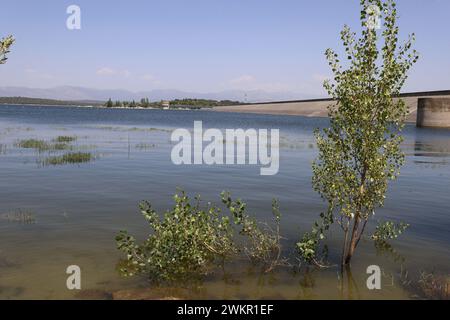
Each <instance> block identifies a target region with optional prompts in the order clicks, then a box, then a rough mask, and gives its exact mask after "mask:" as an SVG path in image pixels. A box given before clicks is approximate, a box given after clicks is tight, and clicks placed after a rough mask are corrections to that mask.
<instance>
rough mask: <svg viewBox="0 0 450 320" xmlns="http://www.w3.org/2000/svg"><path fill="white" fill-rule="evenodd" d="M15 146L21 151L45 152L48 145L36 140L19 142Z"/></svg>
mask: <svg viewBox="0 0 450 320" xmlns="http://www.w3.org/2000/svg"><path fill="white" fill-rule="evenodd" d="M16 145H17V146H18V147H19V148H23V149H37V150H47V149H48V148H49V144H48V143H47V142H46V141H44V140H37V139H25V140H20V141H19V142H18V143H17V144H16Z"/></svg>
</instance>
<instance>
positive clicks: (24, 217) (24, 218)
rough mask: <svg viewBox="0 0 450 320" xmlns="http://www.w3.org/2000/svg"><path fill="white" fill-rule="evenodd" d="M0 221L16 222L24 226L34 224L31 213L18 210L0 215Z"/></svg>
mask: <svg viewBox="0 0 450 320" xmlns="http://www.w3.org/2000/svg"><path fill="white" fill-rule="evenodd" d="M0 220H4V221H7V222H18V223H24V224H33V223H36V219H35V217H34V214H33V212H31V211H27V210H22V209H18V210H17V211H12V212H8V213H5V214H2V215H0Z"/></svg>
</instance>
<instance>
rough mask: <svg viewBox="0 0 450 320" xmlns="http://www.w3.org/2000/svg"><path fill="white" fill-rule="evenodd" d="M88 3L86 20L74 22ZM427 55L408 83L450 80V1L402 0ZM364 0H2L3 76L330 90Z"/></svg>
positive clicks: (141, 85)
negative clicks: (334, 62) (74, 13)
mask: <svg viewBox="0 0 450 320" xmlns="http://www.w3.org/2000/svg"><path fill="white" fill-rule="evenodd" d="M70 4H77V5H79V6H80V7H81V19H82V29H81V30H79V31H70V30H68V29H67V28H66V19H67V17H68V15H67V14H66V8H67V7H68V6H69V5H70ZM398 7H399V12H400V15H401V19H400V22H399V23H400V27H401V31H402V33H401V36H402V37H405V36H406V34H407V33H409V32H415V33H416V34H417V39H418V40H417V44H416V48H417V49H418V50H419V51H420V52H421V54H422V58H421V61H420V63H419V64H418V65H416V67H415V69H414V70H413V73H412V75H411V77H410V79H409V81H408V83H407V87H406V88H405V91H416V90H438V89H450V36H449V31H450V19H448V15H449V13H450V1H448V0H399V1H398ZM358 18H359V0H338V1H336V0H314V1H311V0H308V1H306V0H305V1H302V0H292V1H283V0H273V1H265V0H245V1H243V0H177V1H174V0H164V1H162V0H161V1H156V0H155V1H137V0H135V1H132V0H131V1H120V2H119V1H106V0H95V1H92V0H91V1H87V0H71V1H64V0H59V1H55V0H53V1H52V0H40V1H25V0H2V2H1V10H0V35H2V36H4V35H6V34H14V36H15V37H16V39H17V43H16V44H15V45H14V47H13V49H12V50H13V52H12V53H11V54H10V59H9V61H8V63H7V64H6V65H4V66H2V67H1V68H0V86H28V87H42V88H46V87H53V86H59V85H75V86H84V87H92V88H109V89H119V88H120V89H128V90H132V91H139V90H151V89H169V88H170V89H180V90H188V91H195V92H215V91H222V90H227V89H244V90H252V89H261V90H266V91H289V92H294V93H296V94H297V95H298V97H299V98H301V97H310V96H323V95H325V92H324V91H323V89H322V86H321V82H322V80H323V78H324V77H326V76H328V75H329V74H330V72H329V70H328V65H327V64H326V62H325V58H324V56H323V52H324V50H325V49H326V48H328V47H332V48H340V43H339V31H340V30H341V28H342V26H343V25H344V24H345V23H347V24H349V25H350V26H358V24H359V21H358Z"/></svg>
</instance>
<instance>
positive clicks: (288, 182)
mask: <svg viewBox="0 0 450 320" xmlns="http://www.w3.org/2000/svg"><path fill="white" fill-rule="evenodd" d="M196 120H201V121H203V126H204V127H205V128H221V129H225V128H230V129H234V128H243V129H245V128H256V129H259V128H264V129H271V128H273V129H280V137H281V139H280V170H279V173H278V174H277V175H275V176H261V175H260V167H259V166H248V165H245V166H243V165H239V166H238V165H235V166H228V165H222V166H206V165H195V166H175V165H174V164H173V163H172V162H171V158H170V153H171V149H172V147H173V144H172V143H171V142H170V133H171V131H172V130H173V129H176V128H186V129H188V130H192V129H193V125H194V121H196ZM326 125H327V119H324V118H305V117H292V116H273V115H256V114H238V113H219V112H211V111H172V110H164V111H161V110H124V109H114V110H107V109H95V108H92V109H90V108H89V109H88V108H74V107H44V106H7V105H6V106H5V105H3V106H0V177H1V178H0V299H72V298H77V297H78V298H79V297H80V292H74V291H69V290H67V288H66V278H67V275H66V273H65V271H66V268H67V266H69V265H79V266H80V267H81V270H82V288H83V290H91V291H92V290H98V291H104V292H108V293H112V292H117V291H119V290H125V289H130V290H134V289H136V288H142V287H145V286H147V283H146V281H145V280H143V279H142V278H121V277H120V276H119V274H118V272H117V271H116V264H117V262H118V260H119V259H120V257H121V254H120V253H119V252H118V251H117V249H116V245H115V241H114V238H115V235H116V234H117V233H118V231H119V230H124V229H125V230H128V231H129V232H130V233H132V234H135V235H136V236H137V237H138V238H139V239H144V237H145V236H146V234H147V232H148V228H147V227H146V222H145V221H144V219H143V218H142V216H141V215H140V213H139V211H138V203H139V202H140V201H141V200H144V199H145V200H149V201H150V202H151V203H152V205H153V206H154V207H155V208H156V209H157V210H158V211H159V212H162V211H164V210H166V209H168V208H170V207H172V205H173V200H172V195H173V194H174V193H175V192H176V188H177V187H180V188H182V189H184V190H186V191H187V192H188V194H189V195H191V196H194V195H196V194H201V197H202V199H203V201H205V202H207V201H212V202H215V203H219V202H220V196H219V194H220V192H221V191H223V190H228V191H230V192H231V193H232V195H234V196H235V197H240V198H242V199H243V200H244V201H246V202H247V203H248V209H249V212H250V213H252V214H254V215H255V216H257V217H258V219H259V220H262V221H268V220H269V219H270V217H271V213H270V209H271V202H272V198H277V199H279V201H280V209H281V212H282V233H283V235H284V236H285V237H286V239H285V240H284V242H283V246H284V249H285V251H286V254H292V251H293V250H294V245H295V242H296V241H297V240H298V239H299V237H300V235H301V233H302V232H304V231H307V230H308V229H310V227H311V224H312V223H313V221H314V219H315V218H316V217H317V216H318V214H319V213H320V212H321V211H322V210H323V209H324V208H325V206H324V203H322V201H321V200H320V198H319V197H318V195H317V194H316V193H315V192H314V191H313V190H312V188H311V161H312V160H313V159H314V158H315V156H316V154H317V150H316V148H315V143H314V137H313V134H312V133H313V130H314V128H316V127H323V126H326ZM58 136H74V137H76V140H75V141H73V142H72V143H71V146H72V148H73V149H74V150H82V151H83V152H89V153H91V154H92V155H93V158H92V161H89V162H86V163H80V164H65V165H52V166H49V165H43V163H45V161H44V162H43V161H42V160H45V158H46V157H48V156H54V155H58V154H60V153H58V151H49V152H39V151H36V150H32V149H24V148H20V147H18V146H17V142H18V141H20V140H22V139H30V138H33V139H41V140H45V141H52V139H55V138H56V137H58ZM404 136H405V143H404V145H403V148H404V150H405V153H406V154H407V164H406V165H405V167H404V168H403V170H402V174H401V177H400V178H399V180H398V181H395V182H393V183H392V184H391V187H390V192H389V194H388V198H387V201H386V206H385V207H384V208H382V209H380V210H379V211H377V214H376V216H375V218H374V219H373V221H372V222H371V224H370V225H369V227H368V229H369V230H368V231H372V230H373V228H374V225H375V223H376V221H377V220H384V219H393V220H395V221H404V222H407V223H409V224H410V225H411V227H410V228H409V229H408V230H407V231H406V233H405V234H404V235H402V236H401V238H400V239H399V240H396V241H393V242H392V245H393V248H394V250H395V251H384V252H380V251H377V250H376V248H374V246H373V243H371V242H370V241H368V240H367V241H366V240H363V241H362V243H361V245H360V247H359V248H358V251H357V254H356V256H355V258H354V261H353V264H352V274H351V276H352V277H351V278H345V279H344V281H343V282H342V281H341V280H342V279H340V277H341V276H340V273H339V269H338V268H337V267H331V268H329V269H327V270H321V271H319V270H314V269H307V268H301V269H300V270H296V268H280V269H279V270H277V271H275V272H274V273H271V274H267V275H266V274H262V273H261V272H259V271H258V269H257V268H252V267H251V266H249V265H248V264H246V263H236V264H233V265H232V266H228V267H227V266H226V267H225V271H224V272H223V271H221V270H218V271H217V272H215V273H214V274H212V275H210V276H208V277H207V278H206V279H205V280H204V281H203V282H202V283H199V284H197V285H196V286H195V290H194V289H193V288H192V287H191V288H188V289H186V288H174V287H173V286H172V287H171V288H167V289H162V293H161V295H162V296H165V295H167V296H173V295H176V294H179V295H181V296H183V297H186V298H200V299H207V298H212V299H262V298H283V299H341V298H343V299H347V298H350V299H383V298H384V299H409V298H415V297H417V292H416V291H415V286H414V283H416V282H417V280H418V275H419V274H420V272H421V271H426V272H435V273H439V274H444V275H446V276H447V277H448V275H449V274H450V232H449V230H450V206H449V199H450V188H449V182H450V130H438V129H418V128H415V126H413V125H408V126H407V127H406V129H405V131H404ZM18 211H20V212H26V213H30V214H32V216H33V221H29V222H30V223H23V222H21V221H14V220H11V219H10V220H8V219H6V218H5V217H10V216H7V214H9V213H14V212H18ZM338 231H339V230H337V229H335V230H333V232H332V233H331V239H330V255H329V260H330V261H331V262H335V263H336V262H337V261H338V252H339V248H338V247H339V240H340V238H339V236H340V234H339V232H338ZM369 233H370V232H369ZM369 233H368V234H369ZM291 260H292V262H293V263H294V264H295V263H297V261H296V260H295V255H294V256H292V259H291ZM373 264H375V265H379V266H380V267H381V268H382V270H383V277H382V290H379V291H378V290H375V291H369V290H368V289H367V287H366V279H367V274H366V268H367V266H369V265H373ZM343 283H344V284H345V285H344V288H342V287H341V285H342V284H343ZM180 287H182V286H181V285H180ZM178 289H179V290H180V291H177V290H178ZM164 290H167V292H165V291H164Z"/></svg>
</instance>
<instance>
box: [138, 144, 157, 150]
mask: <svg viewBox="0 0 450 320" xmlns="http://www.w3.org/2000/svg"><path fill="white" fill-rule="evenodd" d="M154 147H156V145H155V144H147V143H138V144H136V145H135V148H136V149H138V150H147V149H151V148H154Z"/></svg>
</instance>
